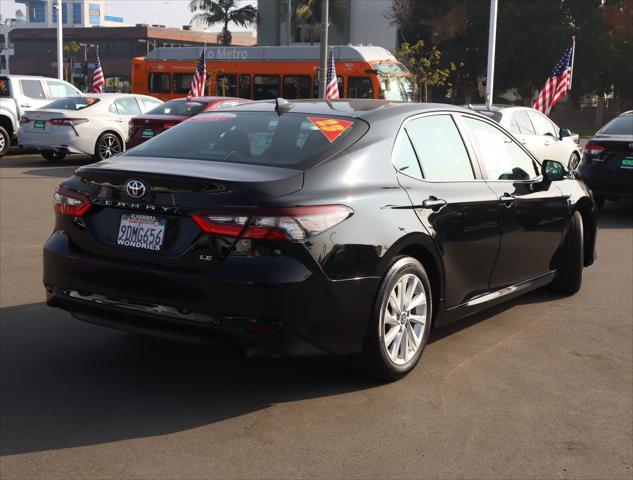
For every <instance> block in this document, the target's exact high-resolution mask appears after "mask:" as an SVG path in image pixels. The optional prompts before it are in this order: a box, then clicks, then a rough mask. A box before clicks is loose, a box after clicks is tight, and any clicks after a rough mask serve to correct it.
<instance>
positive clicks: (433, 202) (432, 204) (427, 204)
mask: <svg viewBox="0 0 633 480" xmlns="http://www.w3.org/2000/svg"><path fill="white" fill-rule="evenodd" d="M447 203H448V202H447V201H446V200H443V199H441V198H435V197H429V198H428V199H426V200H424V201H423V202H422V208H430V209H431V210H433V211H436V210H439V209H440V208H442V207H445V206H446V204H447Z"/></svg>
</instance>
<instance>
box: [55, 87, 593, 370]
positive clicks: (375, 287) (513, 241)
mask: <svg viewBox="0 0 633 480" xmlns="http://www.w3.org/2000/svg"><path fill="white" fill-rule="evenodd" d="M55 211H56V215H55V217H56V219H55V227H54V231H53V233H52V235H51V237H50V238H49V240H48V241H47V242H46V244H45V245H44V285H45V288H46V292H47V302H48V305H50V306H55V307H59V308H62V309H65V310H68V311H69V312H71V313H72V314H73V315H74V316H76V317H77V318H79V319H83V320H87V321H90V322H93V323H97V324H102V325H106V326H110V327H114V328H118V329H123V330H130V331H135V332H141V333H148V334H153V335H160V336H165V337H169V338H176V339H192V338H193V339H195V340H196V341H199V340H201V339H206V338H208V337H220V338H226V337H228V338H230V337H233V338H236V339H238V341H239V342H240V343H241V344H243V345H252V346H255V347H258V348H260V349H264V350H269V351H270V350H273V351H277V352H285V353H290V354H297V355H299V354H306V355H310V354H324V353H325V354H360V355H361V358H362V359H363V362H362V365H364V367H365V368H366V369H367V371H368V372H370V373H371V374H372V375H374V376H376V377H378V378H381V379H384V380H394V379H397V378H399V377H402V376H403V375H405V374H406V373H407V372H409V371H410V370H411V369H412V368H413V367H414V366H415V365H416V363H417V362H418V360H419V359H420V355H421V354H422V350H423V349H424V346H425V344H426V342H427V339H428V336H429V331H430V328H431V326H432V325H435V326H439V325H442V324H446V323H448V322H451V321H453V320H456V319H459V318H462V317H465V316H467V315H470V314H473V313H475V312H478V311H480V310H483V309H484V308H486V307H489V306H492V305H495V304H497V303H499V302H502V301H504V300H507V299H509V298H512V297H514V296H516V295H519V294H522V293H525V292H527V291H529V290H532V289H535V288H538V287H540V286H543V285H546V284H551V286H552V288H553V289H555V290H556V291H558V292H561V293H565V294H573V293H575V292H577V291H578V290H579V289H580V287H581V282H582V272H583V267H585V266H588V265H591V264H592V262H593V260H594V243H595V236H596V222H595V212H596V208H595V204H594V203H593V201H592V200H591V197H590V194H589V192H588V190H587V188H586V186H585V185H584V183H583V182H581V181H579V180H577V179H576V178H573V177H572V176H567V172H566V170H565V168H564V167H563V165H561V164H560V163H558V162H556V161H551V160H550V161H545V162H543V163H542V164H539V162H538V161H537V160H536V159H535V158H534V157H533V155H532V154H530V153H529V152H528V151H527V150H526V149H525V148H524V147H523V146H522V145H521V144H520V143H519V142H517V141H515V139H514V138H512V137H511V136H510V135H509V134H508V133H507V132H506V131H505V130H504V129H503V128H501V127H500V126H499V125H498V124H497V123H496V122H494V121H491V120H489V119H488V118H486V117H485V116H483V115H480V114H478V113H476V112H473V111H472V110H468V109H465V108H460V107H452V106H447V105H433V104H412V103H392V102H390V101H385V100H362V99H350V100H339V101H330V100H311V101H296V102H294V101H293V102H292V103H291V102H287V101H283V100H277V101H272V102H271V101H265V102H253V103H247V104H244V105H239V106H235V107H231V108H228V109H223V110H222V111H221V112H220V111H218V112H207V113H202V114H200V115H198V116H196V117H194V118H192V119H190V120H188V121H186V122H183V123H182V124H180V125H178V126H176V127H173V128H170V129H169V130H167V131H166V132H165V133H162V134H161V135H159V136H158V137H156V138H155V139H153V140H152V141H150V142H146V143H144V144H142V145H139V146H138V147H136V148H134V149H132V150H130V151H128V152H126V153H124V154H123V155H119V156H118V157H116V158H112V159H109V160H108V161H106V162H99V163H96V164H93V165H88V166H84V167H81V168H79V169H78V170H77V171H76V172H75V174H74V175H73V177H71V178H69V179H67V180H66V181H64V182H63V183H62V184H61V185H60V186H59V188H58V189H57V193H56V195H55Z"/></svg>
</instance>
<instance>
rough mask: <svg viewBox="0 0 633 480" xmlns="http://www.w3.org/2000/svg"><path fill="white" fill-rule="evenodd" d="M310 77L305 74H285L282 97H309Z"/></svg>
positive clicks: (292, 98) (294, 98)
mask: <svg viewBox="0 0 633 480" xmlns="http://www.w3.org/2000/svg"><path fill="white" fill-rule="evenodd" d="M311 96H312V95H310V77H309V76H307V75H286V76H285V77H284V98H287V99H288V100H297V99H300V98H310V97H311Z"/></svg>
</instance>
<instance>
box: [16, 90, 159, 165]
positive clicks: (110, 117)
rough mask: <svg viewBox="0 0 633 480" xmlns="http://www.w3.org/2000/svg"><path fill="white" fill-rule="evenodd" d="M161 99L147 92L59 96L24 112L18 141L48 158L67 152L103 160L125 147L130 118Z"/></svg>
mask: <svg viewBox="0 0 633 480" xmlns="http://www.w3.org/2000/svg"><path fill="white" fill-rule="evenodd" d="M161 103H163V102H162V101H160V100H158V99H156V98H153V97H149V96H146V95H131V94H124V93H102V94H94V95H89V96H85V97H67V98H61V99H58V100H55V101H53V102H51V103H49V104H48V105H46V107H44V108H42V109H39V110H30V111H27V112H25V113H24V115H23V116H22V119H21V120H20V128H19V130H18V144H19V145H21V146H22V147H23V148H27V149H37V150H39V151H40V153H41V154H42V156H43V157H44V158H45V159H47V160H61V159H63V158H65V157H66V155H68V154H69V153H83V154H88V155H93V156H94V159H95V161H101V160H105V159H107V158H110V157H113V156H114V155H117V154H119V153H121V152H122V151H123V150H124V149H125V142H126V141H127V138H128V135H129V121H130V119H132V117H136V116H138V115H142V114H143V113H145V112H147V111H148V110H151V109H152V108H154V107H156V106H158V105H159V104H161Z"/></svg>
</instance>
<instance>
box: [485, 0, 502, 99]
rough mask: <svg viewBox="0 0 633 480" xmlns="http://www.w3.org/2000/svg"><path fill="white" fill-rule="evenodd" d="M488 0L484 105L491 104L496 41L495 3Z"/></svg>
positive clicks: (496, 2) (497, 0) (495, 1)
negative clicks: (488, 15) (488, 21)
mask: <svg viewBox="0 0 633 480" xmlns="http://www.w3.org/2000/svg"><path fill="white" fill-rule="evenodd" d="M498 2H499V0H490V26H489V31H488V73H487V74H486V105H488V107H491V106H492V97H493V93H494V83H495V44H496V42H497V4H498Z"/></svg>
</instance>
